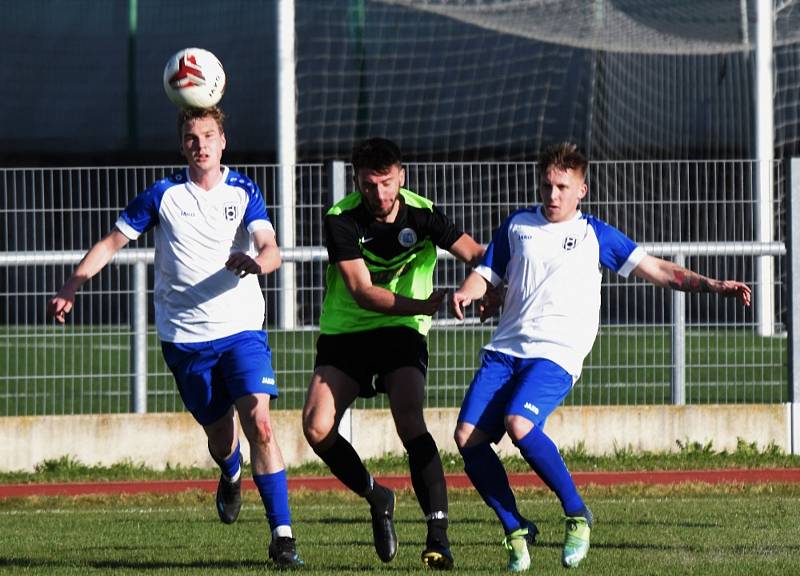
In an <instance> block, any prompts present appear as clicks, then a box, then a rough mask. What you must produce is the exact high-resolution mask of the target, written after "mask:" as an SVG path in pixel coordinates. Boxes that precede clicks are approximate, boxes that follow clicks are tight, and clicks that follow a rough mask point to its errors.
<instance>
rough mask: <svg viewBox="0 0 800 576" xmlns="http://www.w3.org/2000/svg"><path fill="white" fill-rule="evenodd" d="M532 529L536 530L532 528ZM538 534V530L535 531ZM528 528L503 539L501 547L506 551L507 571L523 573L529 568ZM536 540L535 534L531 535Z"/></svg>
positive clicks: (515, 531) (516, 531)
mask: <svg viewBox="0 0 800 576" xmlns="http://www.w3.org/2000/svg"><path fill="white" fill-rule="evenodd" d="M534 528H536V527H535V526H534ZM537 532H538V530H537ZM528 536H529V531H528V528H520V529H519V530H514V531H513V532H512V533H511V534H509V535H508V536H506V537H505V538H504V539H503V546H504V547H505V549H506V550H508V571H509V572H524V571H525V570H527V569H528V568H530V567H531V555H530V553H529V552H528ZM533 538H534V539H535V538H536V534H534V535H533Z"/></svg>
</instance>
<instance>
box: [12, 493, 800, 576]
mask: <svg viewBox="0 0 800 576" xmlns="http://www.w3.org/2000/svg"><path fill="white" fill-rule="evenodd" d="M584 496H585V497H586V500H587V502H588V503H589V504H590V506H591V507H592V509H593V511H594V514H595V528H594V530H593V534H592V548H591V550H590V552H589V557H588V558H587V559H586V560H585V562H584V564H583V565H582V566H581V568H580V570H581V572H582V573H586V574H592V575H595V576H602V575H620V574H648V575H662V574H663V575H669V576H673V575H675V574H703V575H710V576H714V575H720V576H736V575H743V576H744V575H747V576H750V575H752V574H759V575H772V574H774V575H780V576H785V575H788V574H796V573H797V572H798V569H799V568H800V560H799V559H798V558H799V556H798V552H800V545H798V542H800V524H798V523H797V522H795V521H793V517H794V511H796V510H797V509H798V507H800V487H798V486H795V485H791V486H764V485H759V486H707V485H684V486H681V487H641V486H633V487H618V488H614V489H609V488H591V487H590V488H587V489H586V490H585V491H584ZM517 497H518V499H517V500H518V504H519V505H520V508H521V510H522V511H523V513H524V514H526V515H527V516H529V517H531V518H532V519H534V520H535V521H536V522H537V524H538V525H539V528H540V530H541V534H540V538H539V542H538V543H537V544H536V546H534V547H533V548H532V550H531V556H532V560H533V564H532V568H531V572H530V573H531V574H545V575H547V574H559V575H563V574H564V573H565V572H564V569H563V568H561V566H560V562H559V558H560V547H561V542H562V537H563V524H562V521H561V510H560V507H559V506H558V505H557V503H556V500H555V498H554V497H553V496H552V495H551V494H550V493H549V492H547V491H544V490H524V491H519V492H518V493H517ZM212 499H213V496H212V495H211V494H208V493H200V492H188V493H184V494H179V495H170V496H152V495H139V496H128V497H77V498H26V499H16V500H5V501H0V533H2V534H3V546H2V547H0V573H8V574H12V573H13V574H46V575H81V576H86V575H88V574H148V575H152V576H161V575H167V574H170V575H183V574H185V575H196V574H225V575H228V574H242V575H246V574H254V575H255V574H258V575H262V574H264V573H268V572H270V569H269V568H268V567H267V566H266V565H265V564H266V546H267V541H268V537H267V528H266V523H265V521H264V510H263V508H262V507H261V504H260V503H259V502H258V501H257V500H256V497H255V494H254V491H247V493H246V494H245V505H244V508H243V510H242V514H241V516H240V519H239V521H238V522H237V523H236V524H234V525H232V526H225V525H222V524H221V523H220V522H219V521H218V520H217V518H216V513H215V511H214V508H213V501H212ZM290 499H291V504H292V511H293V518H294V529H295V534H296V536H297V538H298V550H299V552H300V554H301V555H302V556H303V558H304V559H305V561H306V567H305V569H304V570H303V572H302V573H307V574H362V573H364V572H369V573H380V574H419V573H420V572H421V565H420V563H419V554H420V552H421V550H422V547H423V545H424V535H425V533H424V523H423V521H422V520H421V518H420V512H419V508H418V506H417V504H416V501H415V499H414V497H413V494H411V493H410V492H408V491H402V492H400V493H399V495H398V505H397V511H396V526H397V532H398V537H399V539H400V548H399V553H398V556H397V558H396V559H395V560H394V561H393V562H392V563H391V564H388V565H383V564H381V563H380V561H379V560H378V558H377V557H376V555H375V553H374V551H373V548H372V541H371V531H370V526H369V516H368V511H367V507H366V505H365V504H364V503H363V501H361V500H360V499H358V498H356V497H355V496H352V495H350V494H346V493H327V492H313V493H312V492H296V493H292V494H291V495H290ZM450 517H451V529H450V536H451V539H452V549H453V553H454V556H455V559H456V569H455V570H454V573H455V574H500V573H503V572H504V571H505V563H506V553H505V550H503V548H502V547H501V545H500V541H501V539H502V533H501V529H500V527H499V524H498V522H497V520H496V519H495V517H494V515H493V513H492V512H491V511H490V510H489V509H488V508H487V507H486V506H485V505H484V504H483V503H482V502H481V501H480V499H479V498H478V496H477V495H476V494H475V492H474V491H472V490H453V491H451V493H450Z"/></svg>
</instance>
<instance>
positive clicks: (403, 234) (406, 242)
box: [397, 228, 417, 248]
mask: <svg viewBox="0 0 800 576" xmlns="http://www.w3.org/2000/svg"><path fill="white" fill-rule="evenodd" d="M397 241H398V242H400V246H402V247H403V248H410V247H411V246H413V245H414V244H416V243H417V233H416V232H414V230H412V229H411V228H403V229H402V230H400V234H398V235H397Z"/></svg>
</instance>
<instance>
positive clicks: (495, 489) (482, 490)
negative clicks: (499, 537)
mask: <svg viewBox="0 0 800 576" xmlns="http://www.w3.org/2000/svg"><path fill="white" fill-rule="evenodd" d="M459 451H460V452H461V456H462V457H463V458H464V472H466V473H467V476H469V479H470V480H471V481H472V484H473V485H474V486H475V489H476V490H477V491H478V494H480V495H481V498H483V501H484V502H486V505H487V506H489V508H491V509H492V510H494V513H495V514H497V518H498V519H499V520H500V523H501V524H502V525H503V531H504V532H505V533H506V534H510V533H511V532H513V531H514V530H517V529H518V528H520V527H521V526H522V525H523V522H524V519H523V518H522V515H520V513H519V510H517V501H516V499H515V498H514V493H513V492H512V491H511V486H510V485H509V483H508V475H507V474H506V470H505V468H503V463H502V462H500V458H498V457H497V454H496V453H495V451H494V450H492V447H491V446H490V445H489V444H488V443H483V444H477V445H476V446H470V447H468V448H460V449H459Z"/></svg>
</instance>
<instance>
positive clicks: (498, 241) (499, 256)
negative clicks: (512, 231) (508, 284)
mask: <svg viewBox="0 0 800 576" xmlns="http://www.w3.org/2000/svg"><path fill="white" fill-rule="evenodd" d="M513 217H514V214H512V215H511V216H509V217H508V218H506V219H505V221H504V222H503V223H502V224H501V225H500V227H499V228H498V229H497V230H495V232H494V235H493V236H492V241H491V242H489V247H488V248H486V253H485V254H484V255H483V260H482V261H481V265H483V266H487V267H489V268H491V270H492V272H493V273H494V274H496V275H497V276H498V277H500V278H505V275H506V268H507V267H508V261H509V259H510V258H511V245H510V244H509V241H508V229H509V227H510V226H511V220H512V218H513Z"/></svg>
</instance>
